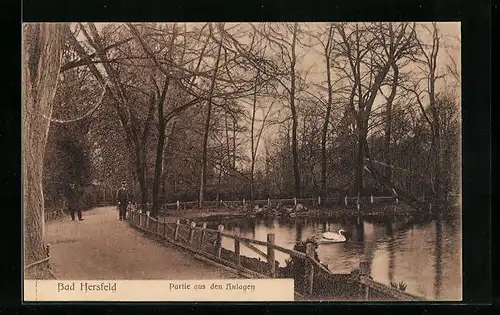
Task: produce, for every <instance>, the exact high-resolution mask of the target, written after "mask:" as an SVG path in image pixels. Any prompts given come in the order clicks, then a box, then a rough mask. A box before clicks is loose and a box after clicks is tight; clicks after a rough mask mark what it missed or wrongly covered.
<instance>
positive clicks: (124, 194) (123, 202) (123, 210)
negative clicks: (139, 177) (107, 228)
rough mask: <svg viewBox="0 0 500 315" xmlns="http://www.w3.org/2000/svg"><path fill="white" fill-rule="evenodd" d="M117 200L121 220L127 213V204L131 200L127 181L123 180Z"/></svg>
mask: <svg viewBox="0 0 500 315" xmlns="http://www.w3.org/2000/svg"><path fill="white" fill-rule="evenodd" d="M116 200H117V201H118V212H119V220H120V221H123V220H124V219H125V217H126V215H127V205H128V201H129V193H128V190H127V185H126V183H125V181H122V186H121V187H120V188H119V189H118V192H117V193H116Z"/></svg>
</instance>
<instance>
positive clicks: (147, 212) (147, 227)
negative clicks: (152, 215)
mask: <svg viewBox="0 0 500 315" xmlns="http://www.w3.org/2000/svg"><path fill="white" fill-rule="evenodd" d="M147 229H149V210H147V211H146V230H147Z"/></svg>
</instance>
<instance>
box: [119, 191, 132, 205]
mask: <svg viewBox="0 0 500 315" xmlns="http://www.w3.org/2000/svg"><path fill="white" fill-rule="evenodd" d="M129 199H130V198H129V193H128V190H127V189H126V188H121V187H120V189H118V191H117V192H116V200H117V201H118V202H120V203H121V204H122V205H126V204H127V203H128V201H129Z"/></svg>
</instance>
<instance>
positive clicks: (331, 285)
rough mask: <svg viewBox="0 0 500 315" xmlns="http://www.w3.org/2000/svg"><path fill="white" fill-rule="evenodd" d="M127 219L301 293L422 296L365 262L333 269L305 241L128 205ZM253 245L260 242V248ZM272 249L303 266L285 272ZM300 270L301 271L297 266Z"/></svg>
mask: <svg viewBox="0 0 500 315" xmlns="http://www.w3.org/2000/svg"><path fill="white" fill-rule="evenodd" d="M127 219H128V220H129V222H131V224H132V225H133V226H134V227H136V228H138V229H139V230H141V231H144V232H146V233H148V234H151V235H153V236H155V237H157V238H159V239H162V240H166V241H167V242H169V243H171V244H174V245H176V246H179V247H181V248H183V249H186V250H188V251H190V252H191V253H193V254H194V255H195V257H196V258H197V259H200V260H204V261H206V262H209V263H211V264H214V265H217V266H218V267H220V268H223V269H226V270H229V271H231V272H234V273H237V274H239V275H241V276H243V277H246V278H289V277H292V278H294V279H295V291H296V293H297V294H298V296H302V297H318V296H321V297H329V298H333V299H335V298H338V299H343V300H346V299H347V300H404V301H408V300H421V299H420V298H419V297H415V296H412V295H409V294H407V293H404V292H402V291H399V290H397V289H394V288H392V287H388V286H385V285H383V284H380V283H377V282H374V281H373V280H371V279H370V278H369V270H368V269H367V268H366V265H367V264H366V263H365V262H362V263H361V264H360V271H361V272H360V273H358V274H334V273H332V272H331V271H330V270H329V269H328V268H327V267H325V266H324V265H322V264H321V263H320V262H318V261H317V260H316V259H315V258H314V257H315V248H314V245H313V244H311V243H308V244H307V245H306V251H305V253H304V252H300V251H296V250H292V249H288V248H285V247H282V246H280V245H278V244H276V243H275V237H274V234H268V235H267V240H266V241H261V240H254V239H248V238H244V237H241V236H239V235H237V234H238V231H236V234H230V233H226V232H224V226H223V225H219V226H218V229H217V230H213V229H209V228H207V224H206V223H202V225H201V226H199V224H197V223H196V222H194V221H193V222H189V223H188V224H181V222H180V221H179V220H177V222H176V223H167V222H165V220H164V219H163V220H158V219H155V218H153V217H150V216H149V212H148V213H143V212H141V211H137V210H135V209H133V208H131V209H129V210H128V218H127ZM222 238H228V239H231V240H233V242H234V247H233V250H232V251H231V250H228V249H226V248H223V247H222ZM243 246H245V247H247V248H249V249H250V250H252V251H254V252H255V253H257V254H258V255H259V256H260V257H263V260H261V259H256V258H251V257H247V256H243V255H241V248H242V247H243ZM257 246H263V247H264V248H265V250H261V249H259V248H258V247H257ZM276 252H282V253H285V254H287V255H289V256H290V257H291V259H292V261H295V262H298V264H299V265H301V266H302V267H303V268H302V269H301V268H299V269H294V270H292V272H290V269H287V268H288V267H289V266H285V267H280V266H279V263H278V262H277V261H276V259H275V258H276ZM297 270H300V271H297Z"/></svg>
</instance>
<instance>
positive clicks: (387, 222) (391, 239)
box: [385, 218, 396, 283]
mask: <svg viewBox="0 0 500 315" xmlns="http://www.w3.org/2000/svg"><path fill="white" fill-rule="evenodd" d="M385 233H386V235H387V236H389V241H388V242H387V251H388V252H389V266H388V274H387V276H388V278H389V281H390V282H391V283H392V282H394V268H395V260H396V255H395V254H394V233H393V231H392V218H386V220H385Z"/></svg>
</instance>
